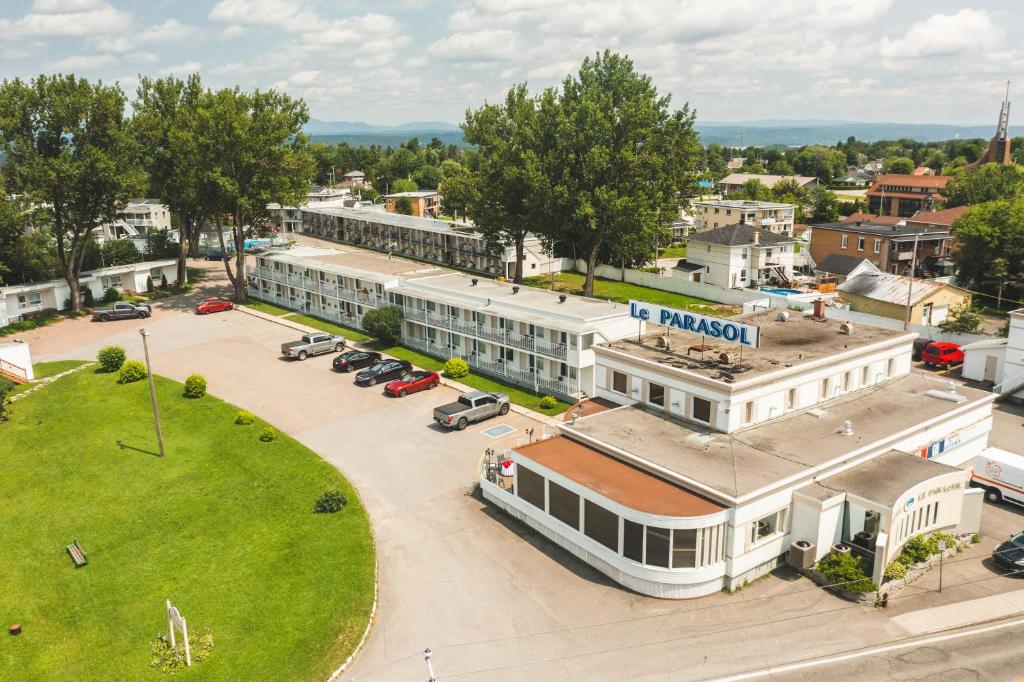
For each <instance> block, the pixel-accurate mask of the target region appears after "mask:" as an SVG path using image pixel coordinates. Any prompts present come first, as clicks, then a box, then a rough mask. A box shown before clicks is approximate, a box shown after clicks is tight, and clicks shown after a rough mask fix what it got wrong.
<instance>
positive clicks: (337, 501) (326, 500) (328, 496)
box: [313, 490, 348, 514]
mask: <svg viewBox="0 0 1024 682" xmlns="http://www.w3.org/2000/svg"><path fill="white" fill-rule="evenodd" d="M346 504H348V498H346V497H345V495H343V494H342V492H341V491H340V490H328V491H327V492H325V493H323V494H322V495H320V497H319V499H317V501H316V504H314V505H313V511H314V512H316V513H317V514H333V513H334V512H339V511H341V510H342V509H344V508H345V505H346Z"/></svg>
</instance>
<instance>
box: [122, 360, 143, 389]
mask: <svg viewBox="0 0 1024 682" xmlns="http://www.w3.org/2000/svg"><path fill="white" fill-rule="evenodd" d="M145 378H146V366H145V365H144V364H142V363H141V362H139V361H138V360H126V361H125V363H124V364H123V365H121V369H120V370H119V371H118V373H117V383H119V384H131V383H134V382H136V381H140V380H142V379H145Z"/></svg>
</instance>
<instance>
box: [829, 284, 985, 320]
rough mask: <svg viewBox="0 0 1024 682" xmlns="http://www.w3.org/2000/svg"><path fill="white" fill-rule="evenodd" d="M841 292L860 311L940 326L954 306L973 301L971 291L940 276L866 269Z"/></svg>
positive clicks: (845, 285)
mask: <svg viewBox="0 0 1024 682" xmlns="http://www.w3.org/2000/svg"><path fill="white" fill-rule="evenodd" d="M838 289H839V295H840V296H841V297H842V299H843V300H844V301H846V302H847V303H849V304H850V309H851V310H853V311H855V312H858V313H869V314H871V315H880V316H882V317H889V318H892V319H894V320H904V319H906V315H907V305H908V304H909V305H910V323H911V324H920V325H926V326H929V325H931V326H934V325H938V324H939V323H940V322H942V321H943V320H945V319H946V318H947V317H948V316H949V312H950V310H951V309H952V308H954V307H956V306H960V305H964V304H969V303H970V302H971V294H970V293H969V292H967V291H964V290H963V289H959V288H957V287H955V286H953V285H952V284H947V283H946V282H943V281H941V280H937V279H919V278H911V277H904V276H903V275H893V274H891V273H887V272H865V273H861V274H859V275H857V276H856V277H851V278H850V279H847V280H846V281H845V282H843V283H842V284H840V285H839V287H838Z"/></svg>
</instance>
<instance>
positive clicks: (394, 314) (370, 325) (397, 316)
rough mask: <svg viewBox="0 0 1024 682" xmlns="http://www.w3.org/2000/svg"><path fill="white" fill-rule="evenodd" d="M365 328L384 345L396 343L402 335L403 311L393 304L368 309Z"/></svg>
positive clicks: (364, 318) (364, 322)
mask: <svg viewBox="0 0 1024 682" xmlns="http://www.w3.org/2000/svg"><path fill="white" fill-rule="evenodd" d="M363 329H365V330H366V331H367V332H368V333H369V334H370V336H372V337H374V338H375V339H377V340H378V341H380V342H381V343H383V344H384V345H386V346H391V345H394V344H395V343H396V342H397V341H398V339H399V338H400V337H401V336H402V311H401V310H400V309H399V308H398V307H397V306H393V305H387V306H384V307H383V308H374V309H372V310H367V311H366V313H365V314H364V315H363Z"/></svg>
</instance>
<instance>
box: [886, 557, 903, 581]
mask: <svg viewBox="0 0 1024 682" xmlns="http://www.w3.org/2000/svg"><path fill="white" fill-rule="evenodd" d="M906 577H907V567H906V566H904V565H903V564H901V563H900V562H899V561H896V560H894V561H890V562H889V565H888V566H886V567H885V579H886V580H903V579H904V578H906Z"/></svg>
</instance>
